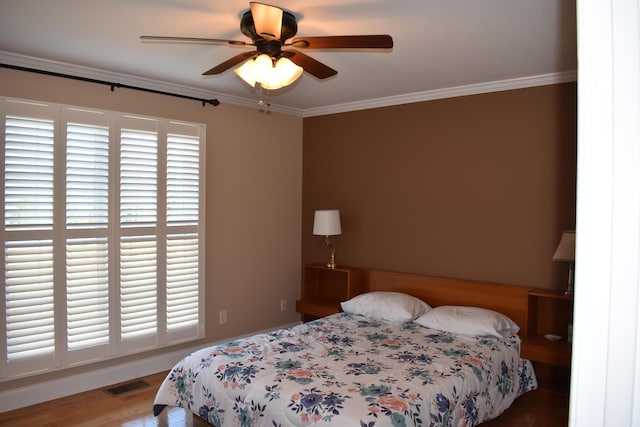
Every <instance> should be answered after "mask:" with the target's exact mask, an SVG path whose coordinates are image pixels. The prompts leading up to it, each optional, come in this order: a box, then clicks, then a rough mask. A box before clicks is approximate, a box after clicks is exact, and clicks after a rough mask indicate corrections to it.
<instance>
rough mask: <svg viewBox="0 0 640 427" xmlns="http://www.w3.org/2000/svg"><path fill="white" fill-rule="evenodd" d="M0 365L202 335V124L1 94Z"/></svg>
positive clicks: (53, 364) (36, 366) (46, 363)
mask: <svg viewBox="0 0 640 427" xmlns="http://www.w3.org/2000/svg"><path fill="white" fill-rule="evenodd" d="M0 113H2V123H1V124H0V125H1V126H2V128H1V130H2V134H3V139H2V141H0V142H1V143H2V162H0V167H1V168H2V175H3V177H4V187H3V193H2V197H3V198H2V203H1V206H0V209H2V214H3V218H4V223H3V227H2V230H0V235H1V236H2V245H3V251H4V258H3V262H2V263H0V269H1V274H2V275H3V276H4V287H3V292H2V294H1V295H0V309H1V310H2V315H3V320H4V322H3V324H4V325H6V326H5V327H3V328H2V329H1V330H0V341H1V342H5V343H6V345H3V346H2V347H0V378H15V377H19V376H24V375H29V374H31V373H35V372H42V371H45V370H51V369H59V368H61V367H65V366H68V365H71V364H73V365H77V364H80V363H87V362H89V361H91V360H96V359H104V358H109V357H115V356H118V355H121V354H130V353H133V352H136V351H141V350H145V349H149V348H154V347H158V346H163V345H170V344H172V343H174V342H182V341H187V340H191V339H197V338H201V337H202V336H203V334H204V312H203V310H202V307H203V299H202V296H203V292H204V281H203V278H204V266H203V264H202V260H203V259H204V257H203V254H204V245H203V238H202V236H203V235H204V225H203V224H202V223H201V219H202V217H203V206H204V194H203V192H202V190H203V185H202V183H203V182H204V181H203V179H204V177H203V176H202V175H201V171H203V170H204V168H203V165H204V127H203V126H202V125H196V124H190V123H177V122H170V121H166V120H161V119H154V118H146V117H133V116H126V115H122V114H119V113H112V112H104V111H97V110H86V109H80V108H73V107H60V106H46V105H41V104H36V103H32V102H28V101H20V100H7V99H0Z"/></svg>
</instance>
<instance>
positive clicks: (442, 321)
mask: <svg viewBox="0 0 640 427" xmlns="http://www.w3.org/2000/svg"><path fill="white" fill-rule="evenodd" d="M415 322H416V323H418V324H420V325H422V326H426V327H427V328H431V329H439V330H442V331H447V332H452V333H455V334H461V335H471V336H483V335H492V336H494V337H497V338H502V337H503V336H504V335H506V334H508V333H509V332H513V333H518V331H519V330H520V327H519V326H518V325H517V324H516V323H515V322H514V321H513V320H511V319H510V318H508V317H507V316H505V315H504V314H501V313H498V312H496V311H493V310H487V309H486V308H479V307H467V306H452V305H443V306H440V307H435V308H433V309H431V310H429V311H428V312H426V313H425V314H423V315H422V316H420V317H418V318H417V319H416V320H415Z"/></svg>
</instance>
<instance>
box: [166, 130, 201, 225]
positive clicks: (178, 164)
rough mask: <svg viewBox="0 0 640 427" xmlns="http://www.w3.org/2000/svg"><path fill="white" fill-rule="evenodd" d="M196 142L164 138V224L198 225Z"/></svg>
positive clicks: (183, 138)
mask: <svg viewBox="0 0 640 427" xmlns="http://www.w3.org/2000/svg"><path fill="white" fill-rule="evenodd" d="M199 144H200V140H199V138H195V137H188V136H180V135H171V134H169V135H168V136H167V223H168V224H169V225H193V224H197V223H198V213H199V195H200V188H199V179H200V170H199V162H200V153H199Z"/></svg>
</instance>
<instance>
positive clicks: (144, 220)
mask: <svg viewBox="0 0 640 427" xmlns="http://www.w3.org/2000/svg"><path fill="white" fill-rule="evenodd" d="M157 174H158V137H157V134H156V133H155V132H140V131H133V130H123V131H122V135H121V141H120V222H121V224H122V226H123V227H126V226H142V225H148V226H154V225H155V224H156V222H157V212H158V207H157V203H158V196H157V191H158V178H157Z"/></svg>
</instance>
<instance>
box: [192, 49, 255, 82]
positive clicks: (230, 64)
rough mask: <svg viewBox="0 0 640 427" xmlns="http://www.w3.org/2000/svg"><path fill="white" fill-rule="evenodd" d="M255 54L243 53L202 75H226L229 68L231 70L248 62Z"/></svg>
mask: <svg viewBox="0 0 640 427" xmlns="http://www.w3.org/2000/svg"><path fill="white" fill-rule="evenodd" d="M255 54H256V52H243V53H241V54H239V55H236V56H234V57H231V58H229V59H227V60H226V61H224V62H223V63H221V64H218V65H216V66H215V67H213V68H212V69H210V70H207V71H205V72H204V73H202V75H203V76H210V75H211V74H221V73H224V72H225V71H227V70H228V69H229V68H231V67H233V66H235V65H238V64H239V63H241V62H242V61H246V60H247V59H249V58H251V57H252V56H254V55H255Z"/></svg>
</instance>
